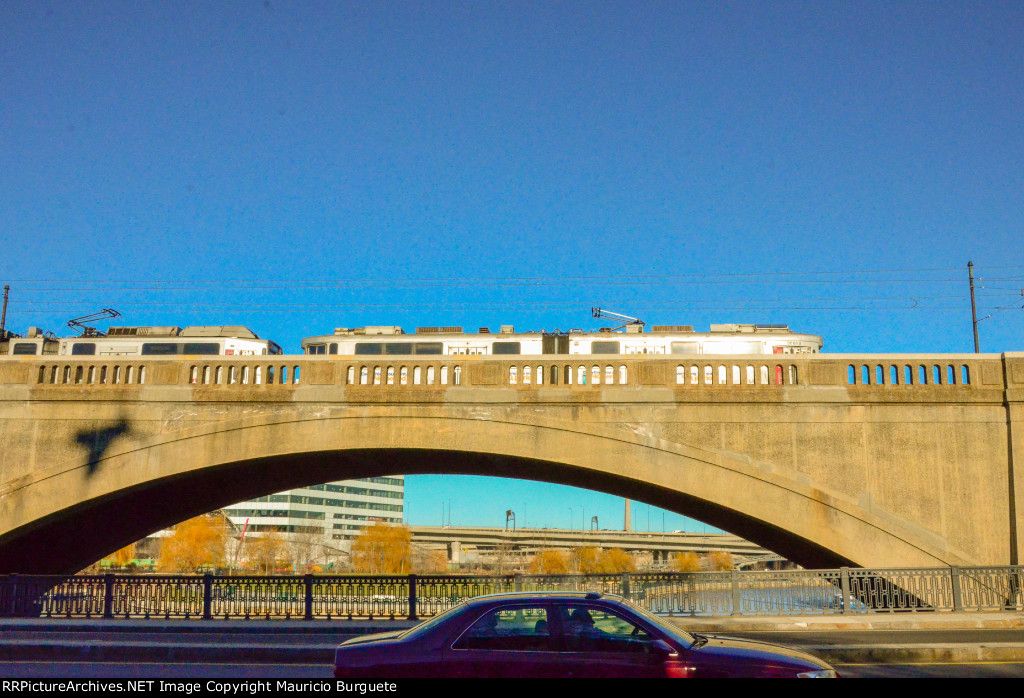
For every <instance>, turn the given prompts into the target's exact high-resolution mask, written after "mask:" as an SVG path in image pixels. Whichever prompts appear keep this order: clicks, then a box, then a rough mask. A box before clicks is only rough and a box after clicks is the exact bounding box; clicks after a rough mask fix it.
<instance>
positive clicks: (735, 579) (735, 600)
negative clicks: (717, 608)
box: [729, 569, 743, 616]
mask: <svg viewBox="0 0 1024 698" xmlns="http://www.w3.org/2000/svg"><path fill="white" fill-rule="evenodd" d="M729 577H730V581H731V582H732V613H730V614H729V615H731V616H738V615H740V611H742V610H743V603H742V602H741V601H740V572H739V570H737V569H733V570H731V571H730V573H729Z"/></svg>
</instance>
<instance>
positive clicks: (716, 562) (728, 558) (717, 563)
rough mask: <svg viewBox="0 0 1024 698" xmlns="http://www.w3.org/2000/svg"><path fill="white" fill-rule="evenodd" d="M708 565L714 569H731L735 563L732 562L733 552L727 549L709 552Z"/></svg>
mask: <svg viewBox="0 0 1024 698" xmlns="http://www.w3.org/2000/svg"><path fill="white" fill-rule="evenodd" d="M707 559H708V567H710V568H711V569H713V570H731V569H732V568H733V567H734V566H735V565H733V562H732V553H729V552H726V551H725V550H715V551H712V552H711V553H709V554H708V558H707Z"/></svg>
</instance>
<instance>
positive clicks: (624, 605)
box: [334, 592, 836, 678]
mask: <svg viewBox="0 0 1024 698" xmlns="http://www.w3.org/2000/svg"><path fill="white" fill-rule="evenodd" d="M334 675H335V677H337V678H403V677H421V676H424V677H425V676H431V677H506V678H516V677H545V678H546V677H551V678H555V677H585V678H604V677H609V678H611V677H657V678H663V677H679V678H686V677H729V676H745V677H758V676H760V677H790V678H793V677H806V678H834V677H836V672H835V671H834V670H833V669H832V667H830V666H829V665H828V664H826V663H825V662H822V661H821V660H819V659H816V658H815V657H812V656H811V655H809V654H806V653H804V652H797V651H795V650H790V649H787V648H784V647H778V646H776V645H769V644H766V643H763V642H755V641H751V640H737V639H730V638H719V637H704V636H702V635H691V634H689V633H686V632H684V631H682V630H680V629H679V628H677V627H675V626H674V625H672V624H671V623H668V622H666V621H665V620H663V619H661V618H659V617H657V616H655V615H653V614H651V613H649V612H647V611H645V610H644V609H642V608H638V607H637V606H634V605H633V604H631V603H629V602H628V601H625V600H624V599H622V598H619V597H617V596H602V595H601V594H596V593H589V594H584V593H572V592H552V593H522V594H498V595H494V596H481V597H478V598H475V599H471V600H469V601H466V602H464V603H462V604H460V605H458V606H456V607H455V608H452V609H451V610H449V611H447V612H445V613H443V614H441V615H439V616H437V617H435V618H432V619H431V620H428V621H426V622H425V623H421V624H420V625H418V626H416V627H415V628H412V629H411V630H405V631H398V632H392V633H381V634H378V635H368V636H366V637H360V638H354V639H352V640H349V641H347V642H345V643H342V644H341V645H339V646H338V649H337V652H336V653H335V658H334Z"/></svg>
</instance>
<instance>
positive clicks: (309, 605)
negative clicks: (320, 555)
mask: <svg viewBox="0 0 1024 698" xmlns="http://www.w3.org/2000/svg"><path fill="white" fill-rule="evenodd" d="M304 582H305V586H306V600H305V604H304V605H305V611H306V612H305V614H304V615H303V619H304V620H313V575H311V574H307V575H306V578H305V580H304Z"/></svg>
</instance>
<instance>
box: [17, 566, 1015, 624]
mask: <svg viewBox="0 0 1024 698" xmlns="http://www.w3.org/2000/svg"><path fill="white" fill-rule="evenodd" d="M1022 588H1024V567H1021V566H1013V567H944V568H927V569H870V570H869V569H861V568H842V569H838V570H784V571H738V570H733V571H730V572H694V573H680V572H666V573H623V574H603V575H503V576H470V575H461V576H460V575H400V576H361V575H345V576H341V575H339V576H320V575H316V576H314V575H304V576H302V575H300V576H214V575H210V574H207V575H203V576H198V575H130V576H129V575H114V574H106V575H91V576H90V575H76V576H72V577H67V576H62V577H58V576H29V575H4V576H2V577H0V617H43V618H161V619H171V618H184V619H189V618H202V619H214V618H217V619H255V618H259V619H271V618H282V619H306V620H312V619H325V620H330V619H353V618H369V619H396V618H403V619H409V620H416V619H419V618H421V617H428V616H433V615H437V614H438V613H441V612H443V611H445V610H447V609H448V608H451V607H452V606H454V605H456V604H458V603H459V602H461V601H463V600H464V599H467V598H472V597H475V596H481V595H484V594H492V593H499V592H509V591H600V592H603V593H607V594H617V595H620V596H623V597H625V598H627V599H629V600H631V601H633V602H634V603H638V604H639V605H641V606H644V607H645V608H647V609H649V610H651V611H653V612H655V613H659V614H663V615H681V616H718V615H750V616H756V615H773V616H778V615H832V614H844V613H847V614H849V613H886V612H888V613H892V612H900V611H902V612H916V613H920V612H953V611H1024V595H1022Z"/></svg>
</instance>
